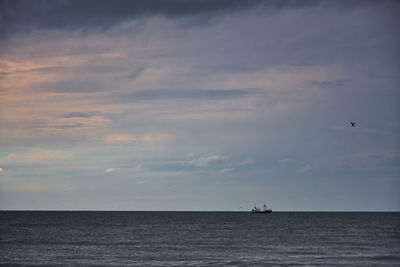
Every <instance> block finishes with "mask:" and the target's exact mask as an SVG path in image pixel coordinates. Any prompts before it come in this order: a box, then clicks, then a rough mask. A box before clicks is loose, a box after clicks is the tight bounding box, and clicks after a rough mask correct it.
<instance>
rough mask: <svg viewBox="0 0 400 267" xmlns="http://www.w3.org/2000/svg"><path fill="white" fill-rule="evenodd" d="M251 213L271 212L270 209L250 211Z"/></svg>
mask: <svg viewBox="0 0 400 267" xmlns="http://www.w3.org/2000/svg"><path fill="white" fill-rule="evenodd" d="M252 213H272V210H260V211H252Z"/></svg>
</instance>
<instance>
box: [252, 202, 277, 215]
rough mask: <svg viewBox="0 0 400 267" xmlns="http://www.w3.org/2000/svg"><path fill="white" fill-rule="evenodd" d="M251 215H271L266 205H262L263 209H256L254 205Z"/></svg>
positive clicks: (270, 210)
mask: <svg viewBox="0 0 400 267" xmlns="http://www.w3.org/2000/svg"><path fill="white" fill-rule="evenodd" d="M251 212H252V213H271V212H272V209H269V208H267V205H266V204H265V203H264V206H263V209H259V208H257V206H256V205H254V208H253V209H252V210H251Z"/></svg>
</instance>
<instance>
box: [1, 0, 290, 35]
mask: <svg viewBox="0 0 400 267" xmlns="http://www.w3.org/2000/svg"><path fill="white" fill-rule="evenodd" d="M262 2H264V3H267V2H266V1H259V0H255V1H242V0H219V1H214V0H201V1H196V2H192V1H179V0H170V1H163V0H146V1H128V0H122V1H121V0H120V1H118V2H117V3H116V4H110V2H109V1H106V0H98V1H92V0H87V1H83V2H82V1H49V0H42V1H38V2H37V3H31V2H30V1H23V0H22V1H18V0H17V1H7V0H6V1H2V8H0V10H1V13H0V17H2V18H3V20H4V21H5V22H6V23H4V24H5V26H3V27H1V28H0V34H1V35H4V33H8V32H11V30H12V29H13V30H16V29H18V30H26V29H29V28H33V27H36V28H39V29H40V28H41V29H43V28H48V29H52V28H53V29H54V28H59V29H72V30H75V29H98V30H104V29H109V28H111V27H113V26H115V25H117V24H120V23H123V22H124V21H127V20H132V19H136V18H141V17H144V16H165V17H169V18H181V17H188V16H199V15H202V16H204V18H207V17H208V16H209V15H213V14H218V13H221V12H234V11H239V10H240V11H243V10H245V9H247V8H251V7H253V6H254V5H257V4H260V3H262ZM268 2H271V1H268ZM273 5H274V6H282V5H285V4H280V3H274V4H273ZM88 14H90V15H89V16H88Z"/></svg>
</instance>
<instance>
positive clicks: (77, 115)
mask: <svg viewBox="0 0 400 267" xmlns="http://www.w3.org/2000/svg"><path fill="white" fill-rule="evenodd" d="M58 117H59V118H90V117H92V114H90V113H86V112H70V113H66V114H61V115H59V116H58Z"/></svg>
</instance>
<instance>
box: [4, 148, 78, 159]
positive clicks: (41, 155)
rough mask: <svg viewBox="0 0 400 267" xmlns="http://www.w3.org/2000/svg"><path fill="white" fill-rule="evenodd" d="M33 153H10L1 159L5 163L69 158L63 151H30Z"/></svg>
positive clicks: (69, 155) (68, 154)
mask: <svg viewBox="0 0 400 267" xmlns="http://www.w3.org/2000/svg"><path fill="white" fill-rule="evenodd" d="M32 150H33V151H34V152H23V153H11V154H8V155H7V156H6V157H4V158H3V159H4V160H6V161H26V160H32V161H36V160H42V159H46V160H50V159H54V160H56V159H65V158H69V157H71V154H70V153H68V152H64V151H56V150H44V149H32Z"/></svg>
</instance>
